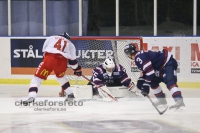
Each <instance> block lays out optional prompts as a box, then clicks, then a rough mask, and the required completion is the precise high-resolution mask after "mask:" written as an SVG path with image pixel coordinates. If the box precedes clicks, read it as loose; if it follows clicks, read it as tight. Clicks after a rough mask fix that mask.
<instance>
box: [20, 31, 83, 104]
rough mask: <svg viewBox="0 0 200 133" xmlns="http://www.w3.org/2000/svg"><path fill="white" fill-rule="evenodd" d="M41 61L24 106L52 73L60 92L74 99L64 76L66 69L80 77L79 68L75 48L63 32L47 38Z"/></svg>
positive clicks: (33, 97)
mask: <svg viewBox="0 0 200 133" xmlns="http://www.w3.org/2000/svg"><path fill="white" fill-rule="evenodd" d="M42 52H43V56H44V58H43V61H42V62H41V63H40V64H39V66H38V68H37V70H36V72H35V74H34V77H33V78H32V80H31V82H30V88H29V93H28V97H29V99H28V100H26V101H24V102H23V103H24V104H25V105H26V104H28V103H31V102H33V101H34V100H35V98H36V96H37V92H38V88H39V86H40V85H41V83H42V81H44V80H46V79H47V77H48V76H49V75H50V74H51V72H52V71H54V73H55V76H56V79H57V81H58V82H59V84H60V86H61V88H62V90H63V91H62V92H65V93H66V94H67V97H68V98H74V95H73V90H72V88H71V87H70V83H69V82H68V79H67V78H66V76H65V71H66V70H67V67H71V68H72V69H73V70H74V75H77V76H81V75H82V71H81V66H80V65H78V62H77V60H76V48H75V46H74V44H73V43H72V42H71V41H70V36H69V35H68V34H67V33H66V32H64V33H62V34H60V35H53V36H50V37H48V38H47V39H46V40H45V42H44V45H43V49H42ZM68 64H69V65H70V66H67V65H68Z"/></svg>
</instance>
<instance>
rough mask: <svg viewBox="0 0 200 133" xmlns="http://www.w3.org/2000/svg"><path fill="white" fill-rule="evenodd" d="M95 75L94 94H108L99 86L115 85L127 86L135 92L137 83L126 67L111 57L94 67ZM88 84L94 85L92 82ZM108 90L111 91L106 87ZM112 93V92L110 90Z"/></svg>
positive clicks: (92, 78) (93, 78) (93, 77)
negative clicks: (133, 80) (130, 76)
mask: <svg viewBox="0 0 200 133" xmlns="http://www.w3.org/2000/svg"><path fill="white" fill-rule="evenodd" d="M92 73H93V75H92V77H91V81H92V82H93V83H94V84H95V86H93V94H94V95H97V94H99V95H100V96H102V97H104V96H105V95H106V94H102V93H103V92H102V91H101V90H100V89H98V87H101V88H105V87H106V86H107V87H114V86H126V87H127V88H128V90H130V91H131V92H133V93H135V92H136V89H137V88H136V87H135V84H134V83H133V82H132V81H131V79H130V78H129V77H128V75H127V73H126V69H125V68H124V67H123V66H122V65H120V64H116V63H114V61H113V60H112V59H110V58H108V59H106V60H105V61H104V62H103V63H102V64H101V65H99V66H97V67H96V68H94V69H93V72H92ZM88 85H92V84H91V83H90V82H89V83H88ZM106 91H109V90H108V89H106ZM109 93H110V92H109Z"/></svg>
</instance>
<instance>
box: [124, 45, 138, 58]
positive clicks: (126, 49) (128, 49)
mask: <svg viewBox="0 0 200 133" xmlns="http://www.w3.org/2000/svg"><path fill="white" fill-rule="evenodd" d="M136 52H137V50H136V47H135V45H134V44H133V43H129V44H127V45H126V46H125V47H124V53H125V54H126V55H133V54H135V53H136Z"/></svg>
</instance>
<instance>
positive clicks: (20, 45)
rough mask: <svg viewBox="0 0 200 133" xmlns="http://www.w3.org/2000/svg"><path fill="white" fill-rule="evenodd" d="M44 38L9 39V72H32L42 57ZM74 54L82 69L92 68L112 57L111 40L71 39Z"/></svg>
mask: <svg viewBox="0 0 200 133" xmlns="http://www.w3.org/2000/svg"><path fill="white" fill-rule="evenodd" d="M44 41H45V39H11V73H12V74H33V73H34V72H35V70H36V68H37V67H38V65H39V64H40V62H41V61H42V59H43V53H42V47H43V43H44ZM72 43H74V45H75V47H76V56H77V60H78V62H79V64H80V65H81V66H82V68H83V69H84V68H85V69H90V71H92V69H94V68H95V67H96V66H98V65H100V64H101V63H102V62H103V61H104V60H105V59H106V58H113V57H114V55H113V50H112V44H111V41H108V40H95V41H94V40H72Z"/></svg>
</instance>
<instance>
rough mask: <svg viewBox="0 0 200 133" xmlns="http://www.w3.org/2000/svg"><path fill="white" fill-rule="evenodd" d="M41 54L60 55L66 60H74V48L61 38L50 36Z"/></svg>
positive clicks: (70, 43) (69, 42)
mask: <svg viewBox="0 0 200 133" xmlns="http://www.w3.org/2000/svg"><path fill="white" fill-rule="evenodd" d="M42 52H48V53H54V54H61V55H63V56H64V57H65V58H66V59H70V60H74V59H76V48H75V46H74V44H73V43H72V42H71V41H69V40H68V39H66V38H64V37H62V36H50V37H48V38H47V39H46V40H45V42H44V45H43V49H42Z"/></svg>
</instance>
